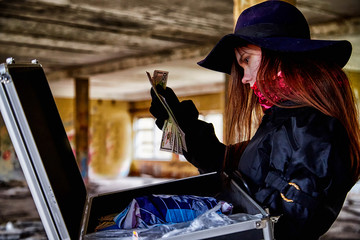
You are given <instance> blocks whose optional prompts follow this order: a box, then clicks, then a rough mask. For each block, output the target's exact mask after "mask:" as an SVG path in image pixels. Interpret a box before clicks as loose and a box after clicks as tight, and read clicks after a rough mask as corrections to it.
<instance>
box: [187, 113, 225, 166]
mask: <svg viewBox="0 0 360 240" xmlns="http://www.w3.org/2000/svg"><path fill="white" fill-rule="evenodd" d="M185 141H186V147H187V150H188V151H187V152H186V151H184V156H185V158H186V159H187V160H188V161H189V162H190V163H192V164H193V165H194V166H195V167H197V168H198V169H199V172H200V173H207V172H214V171H220V170H221V169H222V165H223V161H224V156H225V148H226V147H225V145H224V144H222V143H221V142H220V141H219V140H218V138H217V137H216V135H215V131H214V127H213V125H212V124H210V123H207V122H204V121H201V120H196V121H195V122H194V123H192V124H191V126H189V127H188V129H187V131H186V134H185Z"/></svg>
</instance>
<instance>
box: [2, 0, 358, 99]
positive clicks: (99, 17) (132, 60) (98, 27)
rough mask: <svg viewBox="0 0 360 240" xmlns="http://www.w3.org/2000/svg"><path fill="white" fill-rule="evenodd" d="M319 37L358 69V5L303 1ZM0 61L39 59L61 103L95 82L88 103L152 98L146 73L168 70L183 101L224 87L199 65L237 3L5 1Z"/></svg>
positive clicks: (228, 27)
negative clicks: (348, 49) (345, 50)
mask: <svg viewBox="0 0 360 240" xmlns="http://www.w3.org/2000/svg"><path fill="white" fill-rule="evenodd" d="M297 6H298V8H299V9H300V10H301V11H302V12H303V13H304V15H305V17H306V18H307V20H308V22H309V24H310V25H311V32H312V36H313V38H321V39H324V38H326V39H347V40H349V41H351V42H352V44H353V55H352V58H351V59H350V62H349V63H348V64H347V66H346V68H347V69H349V70H353V71H360V1H359V0H342V1H338V0H297ZM0 8H1V12H2V14H1V15H0V60H1V62H4V61H5V59H6V58H7V57H14V58H15V60H16V61H17V62H28V61H30V60H32V59H38V60H39V62H40V63H41V64H42V66H43V67H44V69H45V72H46V74H47V77H48V79H49V82H50V86H51V88H52V91H53V93H54V95H55V96H57V97H72V96H73V95H74V83H73V79H74V78H75V77H84V76H85V77H89V79H90V97H91V98H93V99H98V98H102V99H114V100H125V101H136V100H142V99H147V98H149V88H150V85H149V83H148V80H147V77H146V75H145V71H149V72H152V71H153V70H154V69H161V70H168V71H169V72H170V74H169V81H168V85H169V86H171V87H173V89H174V90H175V91H176V92H177V93H178V94H179V95H189V94H195V93H196V94H199V93H210V92H211V93H212V92H217V91H220V90H222V89H223V81H224V78H225V77H224V75H223V74H220V73H216V72H212V71H209V70H205V69H202V68H200V67H198V66H197V64H196V62H197V61H199V60H201V59H202V58H203V57H204V56H205V55H206V54H207V53H208V52H209V51H210V50H211V48H212V46H213V45H214V44H215V43H216V42H217V41H218V40H219V39H220V38H221V37H222V36H223V35H225V34H227V33H230V32H232V24H233V0H222V1H219V0H197V1H193V0H131V1H129V0H103V1H98V0H28V1H20V0H11V1H8V0H1V1H0Z"/></svg>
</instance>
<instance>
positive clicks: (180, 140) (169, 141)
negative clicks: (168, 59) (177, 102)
mask: <svg viewBox="0 0 360 240" xmlns="http://www.w3.org/2000/svg"><path fill="white" fill-rule="evenodd" d="M146 74H147V76H148V78H149V81H150V83H151V86H152V88H153V89H154V92H155V94H156V96H157V97H158V98H159V100H160V102H161V103H162V105H163V106H164V108H165V109H166V111H167V113H168V115H169V118H168V119H167V120H165V122H164V126H163V129H162V131H163V134H162V139H161V145H160V150H163V151H168V152H173V153H176V154H183V150H185V151H187V148H186V143H185V133H184V132H183V131H182V130H181V128H180V126H179V124H178V122H177V120H176V118H175V115H174V114H173V112H172V110H171V108H170V107H169V105H168V104H167V103H166V100H165V98H164V97H163V96H161V95H160V94H159V93H158V92H157V91H156V86H157V85H160V86H161V87H163V88H164V89H165V88H166V83H167V79H168V76H169V72H167V71H161V70H155V71H154V74H153V76H152V77H151V75H150V73H148V72H146Z"/></svg>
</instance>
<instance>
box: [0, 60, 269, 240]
mask: <svg viewBox="0 0 360 240" xmlns="http://www.w3.org/2000/svg"><path fill="white" fill-rule="evenodd" d="M0 74H1V87H0V109H1V113H2V116H3V118H4V122H5V124H6V127H7V129H8V132H9V135H10V137H11V140H12V142H13V145H14V148H15V151H16V154H17V156H18V158H19V161H20V165H21V167H22V170H23V172H24V175H25V178H26V181H27V183H28V186H29V189H30V191H31V194H32V196H33V199H34V202H35V205H36V207H37V210H38V212H39V215H40V218H41V221H42V223H43V225H44V228H45V231H46V234H47V236H48V238H49V239H86V236H88V235H91V234H92V233H93V232H94V229H95V227H96V225H97V224H98V219H99V218H101V217H102V216H105V215H107V214H111V213H114V212H119V211H120V210H122V209H124V208H125V207H126V206H127V204H128V203H129V202H130V201H131V200H132V199H133V198H135V197H138V196H143V195H146V194H193V195H200V196H221V198H223V200H226V201H228V202H231V203H232V204H233V205H234V209H236V212H244V213H248V214H252V215H254V216H256V217H255V218H252V219H251V220H247V221H243V222H239V223H234V224H230V225H227V226H221V227H214V228H211V229H207V230H200V231H196V232H190V233H186V234H182V235H180V236H174V237H170V238H167V239H244V240H247V239H249V240H250V239H251V240H256V239H265V240H271V239H273V224H272V222H271V220H270V217H269V215H268V214H267V213H266V211H264V209H262V208H261V207H260V206H259V205H258V204H256V202H255V201H254V200H253V199H251V197H250V196H249V195H248V194H246V192H245V191H244V190H243V189H242V188H241V187H239V185H238V184H237V181H235V180H234V179H232V178H231V177H228V176H227V175H225V174H224V175H219V174H217V173H210V174H205V175H200V176H196V177H190V178H185V179H180V180H174V181H167V182H163V183H160V184H153V185H148V186H144V187H139V188H135V189H128V190H123V191H118V192H112V193H107V194H100V195H95V196H89V195H88V193H87V191H86V187H85V185H84V182H83V180H82V177H81V174H80V172H79V169H78V166H77V163H76V160H75V157H74V155H73V152H72V149H71V147H70V144H69V141H68V138H67V135H66V132H65V129H64V126H63V124H62V121H61V118H60V115H59V113H58V110H57V107H56V104H55V102H54V99H53V96H52V93H51V90H50V88H49V85H48V82H47V79H46V76H45V74H44V71H43V69H42V67H41V65H39V64H38V63H37V62H36V61H34V62H32V63H29V64H15V63H13V62H12V61H11V60H9V61H7V63H4V64H1V65H0ZM224 179H225V180H224ZM139 239H141V237H139Z"/></svg>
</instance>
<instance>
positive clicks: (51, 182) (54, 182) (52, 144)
mask: <svg viewBox="0 0 360 240" xmlns="http://www.w3.org/2000/svg"><path fill="white" fill-rule="evenodd" d="M0 74H1V84H0V85H1V87H0V109H1V113H2V116H3V118H4V122H5V124H6V127H7V129H8V132H9V135H10V138H11V140H12V142H13V145H14V148H15V151H16V154H17V156H18V159H19V161H20V165H21V167H22V169H23V172H24V175H25V178H26V181H27V183H28V185H29V188H30V191H31V193H32V196H33V199H34V202H35V205H36V207H37V209H38V212H39V215H40V217H41V220H42V222H43V225H44V228H45V230H46V233H47V235H48V237H49V238H53V239H69V238H71V239H77V238H78V237H79V235H80V229H81V220H82V216H83V211H84V206H85V203H86V198H87V193H86V188H85V185H84V182H83V180H82V177H81V174H80V171H79V169H78V166H77V163H76V160H75V157H74V154H73V151H72V149H71V146H70V143H69V141H68V138H67V135H66V132H65V129H64V126H63V123H62V121H61V118H60V115H59V113H58V110H57V107H56V104H55V101H54V99H53V96H52V93H51V90H50V87H49V84H48V82H47V79H46V77H45V74H44V71H43V69H42V67H41V65H39V64H38V63H37V62H34V63H31V64H14V63H13V62H12V61H8V63H7V64H5V63H4V64H1V65H0Z"/></svg>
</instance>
